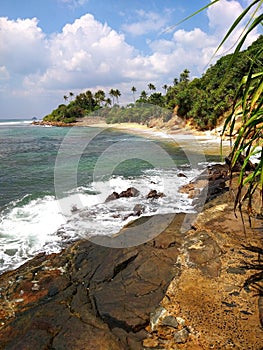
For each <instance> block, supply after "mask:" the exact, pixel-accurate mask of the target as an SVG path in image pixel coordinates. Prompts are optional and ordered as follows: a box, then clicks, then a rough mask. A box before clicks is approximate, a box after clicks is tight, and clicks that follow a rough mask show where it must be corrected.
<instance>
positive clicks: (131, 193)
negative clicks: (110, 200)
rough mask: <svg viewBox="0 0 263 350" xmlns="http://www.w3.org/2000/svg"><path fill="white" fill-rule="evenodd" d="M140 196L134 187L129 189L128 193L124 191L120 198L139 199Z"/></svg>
mask: <svg viewBox="0 0 263 350" xmlns="http://www.w3.org/2000/svg"><path fill="white" fill-rule="evenodd" d="M139 194H140V191H138V190H137V189H136V188H134V187H129V188H128V189H127V190H126V191H122V192H121V193H120V195H119V196H120V198H121V197H137V196H138V195H139Z"/></svg>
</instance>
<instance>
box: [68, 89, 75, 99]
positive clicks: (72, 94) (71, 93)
mask: <svg viewBox="0 0 263 350" xmlns="http://www.w3.org/2000/svg"><path fill="white" fill-rule="evenodd" d="M73 96H74V93H73V92H71V91H70V93H69V97H70V100H71V101H72V99H73Z"/></svg>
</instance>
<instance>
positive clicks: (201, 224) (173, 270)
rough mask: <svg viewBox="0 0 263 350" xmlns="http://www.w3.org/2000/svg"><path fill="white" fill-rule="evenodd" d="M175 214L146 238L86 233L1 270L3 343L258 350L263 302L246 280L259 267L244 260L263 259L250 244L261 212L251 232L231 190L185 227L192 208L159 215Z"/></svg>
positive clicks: (161, 218) (111, 349) (112, 349)
mask: <svg viewBox="0 0 263 350" xmlns="http://www.w3.org/2000/svg"><path fill="white" fill-rule="evenodd" d="M167 218H168V222H169V224H168V225H166V229H164V231H163V232H162V233H161V234H160V235H159V236H158V237H155V238H154V239H153V240H149V241H148V242H147V243H144V244H142V245H140V246H135V247H130V248H125V249H116V248H109V247H107V246H100V245H96V244H95V243H92V242H90V241H79V242H76V243H74V244H73V245H71V246H70V247H69V248H67V249H65V250H64V251H63V252H61V253H59V254H51V255H49V256H47V255H45V254H44V253H43V254H39V255H38V256H37V257H35V258H34V259H32V260H30V261H29V262H27V263H26V264H24V265H23V266H21V267H20V268H18V269H17V270H14V271H10V272H7V273H5V274H3V275H2V276H0V288H1V289H0V290H1V296H2V299H3V302H2V303H1V306H0V314H1V321H2V323H1V324H0V342H1V344H2V346H3V347H2V348H1V346H0V349H1V350H2V349H13V348H15V346H16V344H17V343H18V344H19V346H20V347H21V348H25V349H29V348H30V349H33V348H39V349H40V347H39V344H41V346H42V347H41V349H44V348H48V346H50V345H52V348H54V349H62V348H64V349H78V348H83V349H107V350H142V349H153V348H161V349H164V350H170V349H188V350H196V349H199V350H208V349H211V348H212V347H213V348H215V349H230V348H238V349H258V350H259V349H260V348H261V345H262V339H263V330H262V328H261V326H260V320H261V319H262V317H263V315H262V310H261V309H260V305H261V304H262V303H263V300H262V297H259V299H258V305H259V307H258V306H257V299H256V298H255V297H253V295H252V294H253V293H251V291H252V289H250V290H249V288H251V287H250V286H247V287H246V288H244V284H245V281H246V279H247V278H249V277H250V276H251V274H252V273H253V271H251V269H250V268H245V267H243V268H242V267H240V264H241V262H242V261H243V260H245V261H247V262H248V263H253V261H256V260H255V259H256V253H253V252H248V251H246V250H245V249H244V247H243V248H242V245H248V244H251V245H254V246H255V245H257V244H259V243H260V239H261V237H260V232H259V227H260V224H261V222H260V220H253V222H252V228H251V227H249V224H248V222H247V220H246V223H245V224H246V228H247V232H246V235H245V234H244V232H243V230H242V221H241V219H240V217H236V216H235V214H234V211H233V202H232V201H231V200H230V195H229V193H225V194H223V195H222V196H219V197H217V198H216V199H215V200H212V201H211V202H210V203H208V204H207V205H206V206H205V207H204V209H203V210H202V212H200V214H199V215H198V217H197V218H196V220H195V221H194V222H193V224H192V227H191V228H190V229H189V230H188V231H187V232H185V233H182V231H181V230H180V227H181V225H182V222H183V221H184V215H183V214H176V215H174V216H173V217H171V215H168V216H167V215H158V216H155V223H154V225H155V226H156V227H159V226H162V225H163V223H165V221H166V220H167ZM140 220H142V219H138V220H136V221H135V222H134V224H133V225H132V226H130V227H128V228H126V229H124V230H122V231H121V232H120V235H122V234H126V235H127V236H129V235H130V234H132V230H133V228H134V227H136V225H140ZM129 230H130V232H129ZM120 235H118V236H117V237H116V239H118V237H119V238H121V236H120ZM112 239H113V240H114V239H115V238H114V237H113V238H112ZM153 267H154V268H153ZM262 321H263V319H262ZM32 329H33V330H34V331H33V332H32ZM228 345H229V346H228Z"/></svg>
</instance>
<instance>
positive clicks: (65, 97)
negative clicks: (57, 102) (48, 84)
mask: <svg viewBox="0 0 263 350" xmlns="http://www.w3.org/2000/svg"><path fill="white" fill-rule="evenodd" d="M63 98H64V100H65V103H67V100H68V96H67V95H64V96H63Z"/></svg>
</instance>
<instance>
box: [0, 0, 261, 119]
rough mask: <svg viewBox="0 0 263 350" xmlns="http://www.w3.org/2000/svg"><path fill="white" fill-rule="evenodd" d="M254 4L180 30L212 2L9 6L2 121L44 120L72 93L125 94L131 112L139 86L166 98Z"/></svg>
mask: <svg viewBox="0 0 263 350" xmlns="http://www.w3.org/2000/svg"><path fill="white" fill-rule="evenodd" d="M248 2H249V0H220V1H219V2H218V3H217V4H216V5H214V6H211V7H210V8H209V9H208V10H206V11H204V12H202V13H201V14H198V15H197V16H195V17H193V18H192V19H190V20H188V21H186V22H184V23H182V24H181V25H179V26H174V25H175V24H176V23H178V22H179V21H181V20H182V19H183V18H185V17H186V16H188V15H190V14H191V13H193V12H195V11H196V10H197V9H199V8H201V7H203V6H205V5H207V4H208V3H209V0H195V1H193V0H147V1H141V0H133V1H128V0H107V1H105V0H1V4H0V52H1V55H0V118H2V119H3V118H32V117H34V116H36V117H38V118H42V117H43V116H44V115H46V114H48V113H49V112H51V110H52V109H54V108H55V107H56V106H57V105H58V104H60V103H63V96H64V95H66V94H68V92H69V91H72V92H73V93H74V94H78V93H80V92H82V91H86V90H88V89H90V90H92V91H96V90H98V89H103V90H104V91H105V92H106V93H107V92H108V91H109V90H110V89H111V88H118V89H119V90H120V91H121V94H122V95H121V98H120V103H123V104H125V103H128V102H131V101H132V93H131V87H132V86H135V87H136V88H137V91H138V94H139V92H140V91H141V90H144V89H147V85H148V83H153V84H154V85H155V86H156V87H157V89H158V90H159V91H163V90H162V86H163V85H164V84H168V85H169V84H172V81H173V79H174V78H175V77H178V76H179V75H180V73H181V72H182V71H183V70H184V69H185V68H187V69H189V70H190V73H191V77H192V78H193V77H196V76H197V77H198V76H200V75H201V74H202V73H203V72H204V71H205V69H206V68H207V66H208V65H209V64H211V57H212V55H213V53H214V51H215V49H216V47H217V45H218V43H219V42H220V39H221V38H222V36H223V35H224V33H225V32H226V29H227V28H228V27H229V25H230V24H231V23H232V22H233V20H234V19H235V18H236V17H237V16H238V15H239V14H240V13H241V11H242V9H243V8H244V7H245V6H246V5H247V4H248ZM167 28H169V30H167ZM241 30H242V27H240V28H239V29H238V30H237V32H236V34H235V35H234V36H233V38H231V39H230V40H229V42H228V43H227V44H226V45H225V46H224V47H223V48H222V50H221V52H220V54H224V53H229V52H230V51H229V48H231V47H232V45H233V43H234V42H235V39H236V38H237V36H238V33H240V31H241ZM257 35H258V33H257V32H254V33H253V35H251V37H250V38H249V40H248V42H247V45H249V44H250V43H251V42H253V41H254V40H255V39H256V37H257ZM218 57H219V56H218ZM218 57H217V58H216V59H218ZM216 59H215V60H216ZM215 60H214V61H215Z"/></svg>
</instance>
